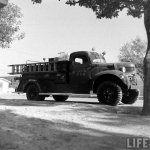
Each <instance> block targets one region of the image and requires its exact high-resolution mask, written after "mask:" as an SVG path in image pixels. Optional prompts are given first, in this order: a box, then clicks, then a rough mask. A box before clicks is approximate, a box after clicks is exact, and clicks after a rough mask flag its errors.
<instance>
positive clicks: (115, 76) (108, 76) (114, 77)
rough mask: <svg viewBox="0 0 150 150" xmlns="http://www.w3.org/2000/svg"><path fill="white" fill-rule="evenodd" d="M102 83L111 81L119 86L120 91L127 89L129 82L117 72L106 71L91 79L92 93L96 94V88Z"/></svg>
mask: <svg viewBox="0 0 150 150" xmlns="http://www.w3.org/2000/svg"><path fill="white" fill-rule="evenodd" d="M104 81H113V82H116V83H117V84H119V85H120V86H121V88H122V89H129V87H130V82H129V79H128V77H127V76H126V75H125V74H124V73H123V72H121V71H119V70H106V71H103V72H99V73H97V74H96V75H95V76H94V78H93V91H94V92H96V90H97V87H98V86H99V84H101V83H102V82H104Z"/></svg>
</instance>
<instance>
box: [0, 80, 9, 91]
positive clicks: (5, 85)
mask: <svg viewBox="0 0 150 150" xmlns="http://www.w3.org/2000/svg"><path fill="white" fill-rule="evenodd" d="M10 83H11V81H9V80H7V79H4V78H0V93H7V92H9V90H10V89H9V86H10Z"/></svg>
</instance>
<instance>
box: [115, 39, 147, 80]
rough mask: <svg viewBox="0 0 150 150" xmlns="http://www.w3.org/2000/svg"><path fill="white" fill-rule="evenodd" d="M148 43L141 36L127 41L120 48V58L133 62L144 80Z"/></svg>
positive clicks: (123, 60) (122, 60)
mask: <svg viewBox="0 0 150 150" xmlns="http://www.w3.org/2000/svg"><path fill="white" fill-rule="evenodd" d="M146 47H147V43H146V42H144V41H142V40H141V39H140V38H136V39H135V40H132V41H131V42H127V43H126V44H124V45H123V46H122V47H121V49H120V54H119V56H118V57H119V60H120V61H121V62H128V61H129V62H133V63H134V64H135V66H136V69H137V74H138V75H139V76H140V77H141V79H142V80H143V69H144V65H143V60H144V56H145V53H146Z"/></svg>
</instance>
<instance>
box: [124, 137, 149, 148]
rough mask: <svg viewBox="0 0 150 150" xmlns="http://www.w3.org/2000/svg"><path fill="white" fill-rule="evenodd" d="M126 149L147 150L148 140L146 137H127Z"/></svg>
mask: <svg viewBox="0 0 150 150" xmlns="http://www.w3.org/2000/svg"><path fill="white" fill-rule="evenodd" d="M126 148H127V149H149V148H150V139H149V138H147V137H128V138H126Z"/></svg>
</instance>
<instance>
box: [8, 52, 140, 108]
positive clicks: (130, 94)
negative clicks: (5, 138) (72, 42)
mask: <svg viewBox="0 0 150 150" xmlns="http://www.w3.org/2000/svg"><path fill="white" fill-rule="evenodd" d="M10 66H11V67H12V72H11V73H10V74H12V75H16V74H20V77H18V78H17V79H18V80H19V85H18V87H17V89H16V92H18V93H22V92H23V93H26V96H27V99H28V100H44V99H45V97H48V96H53V98H54V99H55V100H56V101H61V102H62V101H65V100H67V99H68V97H69V96H71V95H74V94H76V95H80V94H89V95H93V94H96V95H97V98H98V101H99V102H100V103H103V104H107V105H117V104H118V103H119V102H122V103H124V104H133V103H134V102H135V101H136V100H137V98H138V93H139V92H138V89H137V79H136V69H135V65H134V64H133V63H131V62H124V63H122V62H121V63H106V61H105V58H104V56H103V55H102V54H99V53H97V52H95V51H78V52H73V53H71V54H70V57H69V59H68V60H63V59H61V58H59V57H56V58H49V61H47V62H40V63H30V64H15V65H10Z"/></svg>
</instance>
